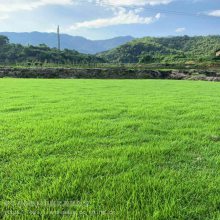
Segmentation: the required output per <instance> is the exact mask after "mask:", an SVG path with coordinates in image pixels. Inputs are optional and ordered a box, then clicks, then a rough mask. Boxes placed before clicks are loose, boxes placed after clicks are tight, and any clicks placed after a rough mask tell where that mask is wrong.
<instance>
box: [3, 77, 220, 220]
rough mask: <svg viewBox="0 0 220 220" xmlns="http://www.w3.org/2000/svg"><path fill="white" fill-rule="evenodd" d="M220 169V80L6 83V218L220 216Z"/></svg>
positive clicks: (35, 81)
mask: <svg viewBox="0 0 220 220" xmlns="http://www.w3.org/2000/svg"><path fill="white" fill-rule="evenodd" d="M219 171H220V83H212V82H193V81H167V80H164V81H162V80H37V79H35V80H32V79H1V80H0V200H1V206H0V208H1V213H0V218H5V219H21V218H22V217H23V218H24V219H40V218H41V219H84V218H85V219H135V220H136V219H137V220H138V219H187V220H188V219H220V172H219ZM68 212H69V213H68Z"/></svg>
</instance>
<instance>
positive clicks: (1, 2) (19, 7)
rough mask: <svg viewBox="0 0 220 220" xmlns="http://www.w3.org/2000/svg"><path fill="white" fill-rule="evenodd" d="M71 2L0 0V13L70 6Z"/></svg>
mask: <svg viewBox="0 0 220 220" xmlns="http://www.w3.org/2000/svg"><path fill="white" fill-rule="evenodd" d="M71 4H73V1H72V0H33V1H28V0H7V1H5V0H0V13H5V12H6V13H9V12H15V11H27V10H33V9H36V8H39V7H42V6H46V5H71Z"/></svg>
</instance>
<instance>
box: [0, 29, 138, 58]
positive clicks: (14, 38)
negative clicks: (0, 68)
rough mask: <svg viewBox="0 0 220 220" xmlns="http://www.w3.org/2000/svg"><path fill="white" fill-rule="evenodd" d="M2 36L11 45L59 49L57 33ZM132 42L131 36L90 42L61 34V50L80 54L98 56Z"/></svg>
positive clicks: (9, 33) (5, 34)
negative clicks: (40, 45) (7, 39)
mask: <svg viewBox="0 0 220 220" xmlns="http://www.w3.org/2000/svg"><path fill="white" fill-rule="evenodd" d="M0 35H4V36H7V37H8V38H9V40H10V42H11V43H16V44H22V45H28V44H30V45H34V46H36V45H39V44H46V45H47V46H49V47H57V35H56V33H41V32H30V33H26V32H24V33H15V32H1V33H0ZM132 40H134V38H133V37H131V36H123V37H116V38H112V39H108V40H88V39H86V38H84V37H79V36H71V35H68V34H61V48H62V49H71V50H77V51H78V52H80V53H87V54H96V53H100V52H103V51H107V50H111V49H113V48H116V47H118V46H121V45H123V44H125V43H128V42H130V41H132Z"/></svg>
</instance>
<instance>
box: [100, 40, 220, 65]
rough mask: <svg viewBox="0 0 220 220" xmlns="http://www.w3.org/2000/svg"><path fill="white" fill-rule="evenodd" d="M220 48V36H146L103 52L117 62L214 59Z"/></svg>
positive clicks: (104, 55) (107, 58) (108, 58)
mask: <svg viewBox="0 0 220 220" xmlns="http://www.w3.org/2000/svg"><path fill="white" fill-rule="evenodd" d="M219 47H220V36H207V37H202V36H201V37H189V36H183V37H166V38H153V37H145V38H142V39H136V40H134V41H132V42H130V43H127V44H125V45H122V46H120V47H118V48H115V49H113V50H110V51H107V52H104V53H101V54H99V57H102V58H104V59H106V60H108V61H109V62H113V63H138V62H140V63H145V62H146V63H148V62H149V59H146V60H145V59H144V57H146V58H147V57H148V58H149V57H152V59H151V62H162V63H166V62H170V63H172V62H174V63H178V62H182V63H184V62H186V61H191V60H195V61H211V60H213V58H214V57H215V51H216V50H217V49H219Z"/></svg>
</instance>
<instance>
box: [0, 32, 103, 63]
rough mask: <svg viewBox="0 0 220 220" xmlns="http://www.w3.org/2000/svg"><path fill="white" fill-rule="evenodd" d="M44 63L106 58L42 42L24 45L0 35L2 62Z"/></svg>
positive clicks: (79, 61)
mask: <svg viewBox="0 0 220 220" xmlns="http://www.w3.org/2000/svg"><path fill="white" fill-rule="evenodd" d="M24 62H25V63H29V64H30V65H31V64H34V63H38V64H43V63H61V64H85V63H102V62H104V60H103V59H102V58H98V57H96V56H94V55H87V54H81V53H79V52H77V51H75V50H68V49H65V50H62V51H58V50H57V49H56V48H49V47H48V46H46V45H44V44H41V45H39V46H22V45H20V44H11V43H9V39H8V38H7V37H5V36H0V64H15V63H24Z"/></svg>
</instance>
